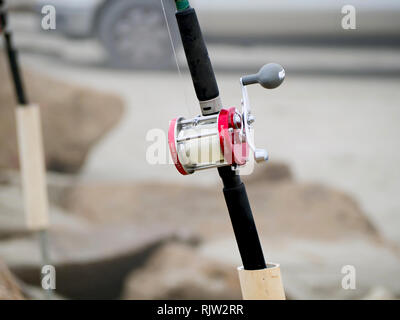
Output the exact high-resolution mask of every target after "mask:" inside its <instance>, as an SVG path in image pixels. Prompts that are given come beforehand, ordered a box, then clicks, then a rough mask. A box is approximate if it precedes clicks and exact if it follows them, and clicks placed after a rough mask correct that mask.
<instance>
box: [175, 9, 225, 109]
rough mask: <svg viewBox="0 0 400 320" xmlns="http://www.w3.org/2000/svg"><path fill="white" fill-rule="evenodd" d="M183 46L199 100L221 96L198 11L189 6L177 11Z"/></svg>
mask: <svg viewBox="0 0 400 320" xmlns="http://www.w3.org/2000/svg"><path fill="white" fill-rule="evenodd" d="M176 19H177V22H178V27H179V31H180V34H181V39H182V44H183V48H184V50H185V54H186V59H187V62H188V65H189V70H190V74H191V76H192V80H193V85H194V88H195V91H196V95H197V98H198V99H199V101H208V100H212V99H215V98H217V97H219V89H218V84H217V80H216V79H215V74H214V70H213V67H212V64H211V60H210V57H209V55H208V50H207V46H206V43H205V41H204V38H203V34H202V32H201V28H200V25H199V20H198V18H197V14H196V11H195V10H194V9H193V8H191V7H189V8H187V9H185V10H181V11H178V12H177V13H176Z"/></svg>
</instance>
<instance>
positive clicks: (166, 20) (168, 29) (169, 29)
mask: <svg viewBox="0 0 400 320" xmlns="http://www.w3.org/2000/svg"><path fill="white" fill-rule="evenodd" d="M160 1H161V6H162V10H163V14H164V19H165V23H166V25H167V31H168V37H169V41H170V43H171V47H172V52H173V54H174V60H175V65H176V68H177V70H178V76H179V81H180V82H181V83H182V87H183V90H182V91H183V95H184V99H185V107H186V110H187V112H188V114H189V115H190V114H192V113H193V112H192V110H191V108H190V106H189V99H188V95H187V92H186V81H185V79H184V78H183V73H182V70H181V67H180V66H179V59H178V54H177V51H178V50H177V48H176V47H175V42H174V38H173V36H172V30H171V26H170V24H169V21H168V15H167V9H166V6H165V3H164V0H160Z"/></svg>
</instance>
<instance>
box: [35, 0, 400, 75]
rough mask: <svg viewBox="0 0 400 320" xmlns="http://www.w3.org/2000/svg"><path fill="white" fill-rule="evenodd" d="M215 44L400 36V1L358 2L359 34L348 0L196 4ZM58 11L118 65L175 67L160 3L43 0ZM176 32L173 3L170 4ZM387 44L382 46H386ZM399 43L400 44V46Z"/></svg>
mask: <svg viewBox="0 0 400 320" xmlns="http://www.w3.org/2000/svg"><path fill="white" fill-rule="evenodd" d="M190 2H191V4H192V5H193V6H195V7H196V9H197V12H198V15H199V19H200V21H201V23H202V27H203V30H204V32H205V35H206V37H207V38H208V39H209V40H212V39H219V41H221V39H224V40H225V41H232V40H236V41H242V42H243V41H247V42H248V41H252V42H255V41H262V42H266V41H276V40H277V39H278V40H279V41H285V40H286V41H290V42H296V41H302V42H304V41H306V40H307V39H314V40H321V39H323V40H324V41H326V40H329V39H331V40H332V41H338V40H340V39H348V40H349V41H352V42H353V41H357V39H361V38H370V37H375V39H381V40H382V37H384V38H387V37H390V38H391V39H393V38H394V39H397V40H398V39H399V34H400V1H399V0H353V1H352V5H353V6H354V7H355V9H356V17H357V20H356V21H357V29H356V30H344V29H343V28H342V25H341V21H342V18H343V16H344V13H342V7H343V6H345V5H347V4H348V1H347V0H324V1H321V0H302V1H299V0H247V1H243V0H191V1H190ZM48 4H52V5H54V6H55V7H56V11H57V30H58V31H60V32H62V33H64V34H66V35H69V36H76V37H93V36H97V37H98V38H99V39H100V41H101V43H102V44H103V46H104V47H105V49H106V50H107V52H108V53H109V56H110V58H111V62H112V64H113V65H120V66H132V67H154V68H161V67H163V66H165V65H168V64H169V63H170V53H171V49H170V42H169V37H168V34H167V29H166V25H165V20H164V14H163V10H162V6H161V2H160V0H85V1H82V0H67V1H66V0H38V1H37V6H38V7H39V8H41V7H42V6H44V5H48ZM164 4H165V7H166V12H167V18H168V20H169V21H170V25H171V26H172V27H171V29H172V32H173V33H174V32H176V30H177V29H176V23H175V21H174V19H173V13H174V0H164ZM381 40H380V41H381ZM397 40H396V41H397Z"/></svg>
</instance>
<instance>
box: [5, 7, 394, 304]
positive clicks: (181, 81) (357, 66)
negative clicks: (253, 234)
mask: <svg viewBox="0 0 400 320" xmlns="http://www.w3.org/2000/svg"><path fill="white" fill-rule="evenodd" d="M8 4H9V7H10V10H11V13H10V24H11V27H12V29H13V31H14V34H15V41H16V46H17V47H18V49H19V51H20V59H21V63H22V66H23V68H24V79H25V82H26V83H25V86H26V89H27V91H28V94H29V96H30V98H31V100H32V101H34V102H37V103H39V104H40V106H41V108H42V109H41V110H42V122H43V131H44V140H45V149H46V164H47V169H48V189H49V194H50V202H51V219H52V228H51V230H50V238H49V239H50V248H51V259H52V263H53V264H54V265H55V267H56V270H57V291H56V292H57V298H78V299H83V298H111V299H179V298H181V299H202V298H207V299H210V298H215V299H227V298H229V299H230V298H232V299H235V298H240V288H239V283H238V279H237V274H236V270H235V268H236V266H239V265H240V257H239V255H238V250H237V247H236V244H235V239H234V235H233V232H232V230H231V225H230V221H229V217H228V214H227V210H226V207H225V203H224V200H223V196H222V190H221V189H222V186H221V184H220V182H219V179H218V176H217V174H216V172H215V171H214V170H211V171H209V172H201V173H196V174H195V175H193V176H190V177H183V176H181V175H180V174H178V172H177V171H176V169H175V167H174V166H173V165H170V164H165V163H166V162H167V161H168V158H169V155H168V153H167V142H166V141H164V142H162V143H161V144H164V145H165V157H161V158H164V159H165V160H164V161H165V162H164V163H155V164H152V163H149V162H148V161H147V160H146V154H148V152H149V147H150V146H151V145H152V144H154V141H153V140H152V138H151V136H149V135H148V133H149V131H150V130H152V129H161V130H163V132H164V133H166V130H167V128H168V124H169V121H170V120H171V119H173V118H175V117H177V116H185V117H193V116H195V115H197V114H198V113H199V107H198V102H197V99H196V97H195V94H194V90H193V88H192V83H191V78H190V75H189V74H188V70H187V67H186V61H185V57H184V54H183V50H182V47H181V45H180V42H179V35H178V34H177V26H176V23H175V21H174V16H173V15H174V3H173V1H170V0H164V6H163V5H162V3H161V1H160V0H113V1H109V0H86V1H78V0H68V1H63V0H58V1H56V0H40V1H34V0H11V1H8ZM191 4H192V6H193V7H195V8H196V10H197V12H198V16H199V20H200V23H201V24H202V27H203V31H204V33H205V37H206V40H207V42H208V44H209V53H210V56H211V59H212V61H213V64H214V67H215V71H216V75H217V79H218V81H219V86H220V92H221V96H222V99H223V102H224V104H225V105H226V106H239V104H240V99H241V92H240V87H239V78H240V77H241V76H242V75H244V74H250V73H255V72H256V71H257V70H258V69H259V67H261V66H262V65H263V64H265V63H268V62H277V63H280V64H281V65H283V66H284V67H285V69H286V81H285V83H284V84H283V85H282V86H281V87H280V88H279V89H277V90H274V91H265V90H263V89H261V88H259V87H254V88H250V99H251V101H252V105H253V111H254V113H255V115H256V117H257V121H256V125H255V126H256V137H255V138H256V142H257V144H258V145H260V146H263V147H266V148H267V149H268V150H269V153H270V155H271V161H270V162H269V163H267V164H263V165H258V167H257V168H256V170H255V172H254V174H253V175H251V176H247V177H245V178H244V179H245V180H246V182H247V188H248V194H249V198H250V201H251V203H252V207H253V211H254V215H255V219H256V222H257V224H258V228H259V233H260V236H261V238H262V242H263V246H264V251H265V256H266V258H267V260H268V261H272V262H278V263H280V264H281V267H282V273H283V280H284V285H285V288H286V291H287V295H288V297H289V298H291V299H338V298H340V299H364V298H366V299H367V298H373V299H380V298H399V297H400V276H399V275H400V249H399V246H400V232H399V230H400V215H399V214H400V200H399V196H398V191H399V190H400V170H399V168H398V164H399V163H400V151H399V138H400V126H399V120H400V106H399V101H400V92H399V84H400V59H399V54H400V2H399V1H397V0H353V1H350V0H344V1H341V0H329V1H316V0H302V1H295V0H279V1H278V0H251V1H241V0H192V1H191ZM45 5H54V7H55V8H56V30H43V28H42V26H41V21H42V19H43V17H44V16H45V14H42V13H41V10H42V8H43V6H45ZM349 5H350V6H353V7H354V9H355V17H356V21H355V29H344V28H343V24H342V22H343V19H345V21H348V20H346V16H348V12H347V11H342V10H343V8H344V6H349ZM163 7H164V10H163ZM347 8H348V7H347ZM164 11H165V12H164ZM164 16H166V20H167V21H168V26H169V27H168V28H167V23H166V20H165V17H164ZM168 30H169V31H170V34H171V37H170V36H169V32H168ZM174 53H175V54H176V58H175V56H174ZM0 58H1V59H0V72H1V79H2V85H1V87H0V114H1V116H0V121H1V124H0V259H1V260H2V262H3V263H4V264H2V266H1V267H0V289H1V290H0V297H1V296H2V295H4V296H5V297H7V294H8V296H10V295H11V297H13V295H14V296H18V297H19V296H21V295H20V291H22V296H24V297H26V298H41V297H42V291H41V290H40V289H38V288H39V286H40V253H39V248H38V247H37V242H36V239H35V236H34V235H32V234H30V233H29V232H27V230H26V229H25V228H24V224H23V204H22V198H21V188H20V177H19V173H18V167H19V166H18V153H17V145H16V137H15V125H14V122H15V119H14V115H13V108H14V106H15V101H14V96H13V88H12V86H11V83H10V78H9V74H8V66H7V61H6V59H5V56H4V55H3V54H0ZM176 64H177V65H178V67H179V70H180V71H178V68H177V66H176ZM347 265H350V266H354V267H355V270H356V276H357V277H356V288H355V289H352V290H345V289H343V288H342V279H343V277H344V276H345V274H343V273H342V272H341V271H342V268H343V267H344V266H347ZM8 269H9V270H11V272H12V274H10V273H9V271H8ZM2 281H3V284H2ZM11 282H12V283H15V286H14V285H13V286H11V285H9V284H10V283H11ZM4 283H5V284H8V285H5V284H4ZM3 289H4V290H3Z"/></svg>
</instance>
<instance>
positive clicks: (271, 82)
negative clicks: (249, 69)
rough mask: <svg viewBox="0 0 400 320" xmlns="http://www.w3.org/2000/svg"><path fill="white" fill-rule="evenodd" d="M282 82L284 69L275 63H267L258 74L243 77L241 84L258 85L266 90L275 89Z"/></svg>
mask: <svg viewBox="0 0 400 320" xmlns="http://www.w3.org/2000/svg"><path fill="white" fill-rule="evenodd" d="M283 80H285V69H283V67H282V66H281V65H279V64H277V63H268V64H266V65H265V66H263V67H262V68H261V69H260V71H259V72H258V73H256V74H252V75H249V76H244V77H243V78H242V83H243V85H244V86H247V85H249V84H255V83H259V84H260V85H261V86H263V87H264V88H266V89H275V88H277V87H279V86H280V85H281V84H282V82H283Z"/></svg>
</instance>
